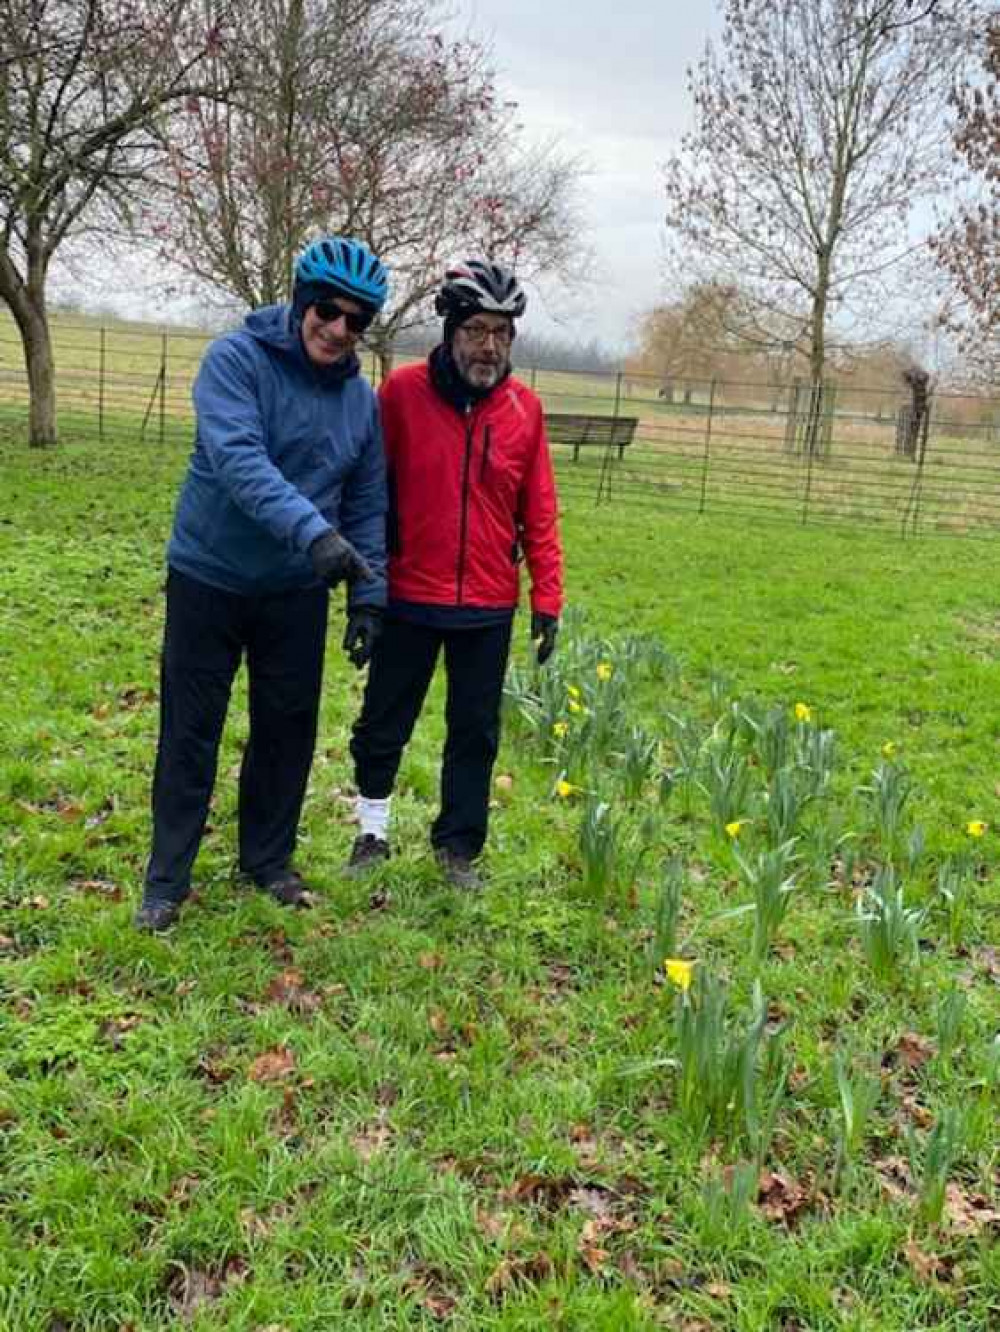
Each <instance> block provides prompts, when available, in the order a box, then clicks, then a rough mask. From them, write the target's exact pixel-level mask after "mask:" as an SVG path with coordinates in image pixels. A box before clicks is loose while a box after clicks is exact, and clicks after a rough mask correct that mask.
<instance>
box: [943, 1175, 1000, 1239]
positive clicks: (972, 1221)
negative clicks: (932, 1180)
mask: <svg viewBox="0 0 1000 1332" xmlns="http://www.w3.org/2000/svg"><path fill="white" fill-rule="evenodd" d="M944 1214H945V1216H946V1217H947V1219H948V1223H949V1225H950V1226H951V1228H952V1230H955V1231H957V1232H958V1233H959V1234H960V1235H976V1234H978V1233H979V1231H981V1230H986V1229H988V1228H991V1229H1000V1211H997V1209H996V1208H995V1207H993V1206H992V1204H991V1203H990V1201H989V1199H988V1198H986V1197H985V1196H984V1195H983V1194H981V1193H965V1192H963V1190H962V1189H961V1188H960V1187H959V1186H958V1185H957V1184H956V1183H954V1181H952V1182H950V1183H948V1184H947V1185H946V1186H945V1192H944Z"/></svg>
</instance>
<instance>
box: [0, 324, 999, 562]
mask: <svg viewBox="0 0 1000 1332" xmlns="http://www.w3.org/2000/svg"><path fill="white" fill-rule="evenodd" d="M54 328H55V339H54V340H55V353H56V363H57V392H58V403H59V420H60V428H61V431H62V433H63V435H64V436H66V437H67V438H71V437H72V435H73V434H75V433H79V432H86V433H91V434H92V433H95V432H96V434H97V435H98V436H99V437H100V438H101V439H104V440H112V439H121V440H124V441H129V442H134V443H135V444H136V446H149V447H152V446H157V447H159V446H176V445H179V444H183V445H188V444H190V442H191V439H192V436H193V429H194V413H193V409H192V405H191V387H192V384H193V381H194V376H195V373H196V371H197V367H198V364H199V362H200V360H201V356H202V354H203V352H204V349H205V346H206V344H207V342H208V340H209V337H208V335H206V334H193V333H188V332H183V331H178V330H163V329H153V328H150V327H145V326H134V325H132V326H130V325H117V324H116V325H112V326H105V325H98V324H97V323H95V322H91V321H83V322H73V321H66V320H59V321H58V322H57V323H55V324H54ZM365 360H366V364H365V370H366V372H367V373H369V375H370V376H371V377H372V378H373V379H374V378H375V377H376V373H375V372H376V368H377V367H376V363H375V359H374V356H371V355H369V354H366V356H365ZM516 373H517V374H518V375H519V377H520V378H521V379H522V380H524V381H525V382H526V383H528V384H529V385H530V386H531V387H532V388H534V389H535V391H536V392H537V393H538V394H539V396H540V397H541V398H542V401H543V403H544V405H545V409H546V413H547V416H548V418H549V425H550V431H549V433H550V438H551V441H552V453H553V457H554V459H555V464H556V470H557V474H558V478H559V485H560V492H561V494H562V495H563V497H564V498H565V499H566V500H573V499H576V500H580V501H583V502H588V501H589V502H591V503H595V504H607V503H613V504H617V505H635V506H639V505H642V506H650V505H658V506H663V507H668V506H669V507H673V508H676V509H679V510H687V511H689V512H696V513H705V512H723V513H725V512H731V513H743V514H749V515H759V516H768V517H777V518H784V519H791V520H794V521H796V522H801V523H812V522H846V523H851V524H865V525H869V526H871V525H874V526H879V527H883V528H886V529H894V530H896V531H898V532H899V533H900V534H902V535H906V536H910V535H916V534H919V533H932V532H941V533H956V534H957V533H964V534H975V535H983V536H986V535H992V534H994V533H997V532H1000V398H993V397H988V396H982V395H971V394H969V395H960V394H954V393H943V392H940V391H938V392H931V393H930V394H929V395H928V396H927V397H926V398H924V399H921V398H919V397H917V396H916V395H914V394H913V393H912V392H911V390H910V389H909V388H908V386H907V385H906V384H903V383H900V385H899V387H898V388H892V389H867V388H864V387H861V386H858V385H855V384H852V383H850V382H841V383H839V384H837V383H829V384H824V385H811V384H804V383H800V382H797V383H792V384H788V383H783V384H782V383H772V384H760V383H739V382H733V381H730V380H727V381H723V380H717V379H713V378H710V377H706V378H704V379H688V380H685V381H683V382H681V383H678V382H677V381H672V382H671V383H670V384H668V385H664V384H663V383H661V382H660V381H659V380H658V378H657V377H656V376H653V375H643V374H638V373H631V372H628V371H625V370H621V371H619V372H617V373H611V374H597V373H586V372H577V371H559V370H550V369H544V370H543V369H538V368H532V367H518V368H517V371H516ZM27 409H28V381H27V376H26V374H25V372H24V368H23V361H22V356H21V347H20V341H19V339H18V338H17V335H16V332H15V330H14V329H13V326H12V325H9V324H7V325H4V324H0V421H4V422H6V423H7V425H8V427H9V428H10V429H12V430H13V431H14V432H15V434H16V432H17V431H18V430H23V428H24V424H25V423H26V421H27Z"/></svg>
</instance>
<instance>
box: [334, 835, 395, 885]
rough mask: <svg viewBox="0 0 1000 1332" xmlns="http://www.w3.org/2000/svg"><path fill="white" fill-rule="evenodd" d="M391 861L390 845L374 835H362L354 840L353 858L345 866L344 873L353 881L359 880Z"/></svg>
mask: <svg viewBox="0 0 1000 1332" xmlns="http://www.w3.org/2000/svg"><path fill="white" fill-rule="evenodd" d="M388 859H389V843H388V842H386V841H383V839H382V838H381V837H376V836H375V834H374V833H362V835H361V836H360V837H356V838H355V839H354V845H353V846H352V847H351V856H350V859H349V860H348V862H347V864H346V865H345V866H344V873H345V874H346V875H347V876H348V877H349V878H352V879H359V878H361V876H362V875H363V874H367V873H369V871H370V870H373V869H378V867H379V865H382V864H384V863H385V861H387V860H388Z"/></svg>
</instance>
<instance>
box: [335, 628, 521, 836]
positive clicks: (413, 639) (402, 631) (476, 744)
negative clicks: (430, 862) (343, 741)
mask: <svg viewBox="0 0 1000 1332" xmlns="http://www.w3.org/2000/svg"><path fill="white" fill-rule="evenodd" d="M510 634H511V625H510V622H509V621H508V622H506V623H504V624H501V625H489V626H487V627H485V628H482V629H438V628H432V627H429V626H427V625H422V624H411V623H408V622H406V621H403V620H396V619H393V618H392V617H391V616H389V617H387V618H386V621H385V626H384V631H383V633H382V635H381V637H380V638H379V639H378V642H377V644H376V647H375V653H374V655H373V657H372V663H371V666H370V668H369V672H368V683H367V686H366V688H365V698H364V705H363V707H362V710H361V716H360V717H359V718H358V720H357V722H356V723H355V725H354V733H353V736H352V738H351V753H352V755H353V756H354V765H355V766H354V775H355V781H356V783H357V787H358V790H359V791H360V792H361V794H362V795H364V796H368V797H370V798H372V799H382V798H384V797H385V796H387V795H389V794H390V793H391V791H392V788H393V785H394V783H395V780H396V773H397V771H398V770H399V762H400V759H401V757H402V754H403V749H404V747H405V746H406V743H407V741H408V740H409V738H410V736H411V735H412V733H413V727H414V725H415V724H416V720H417V717H418V716H419V715H420V709H421V708H422V707H423V703H424V699H425V697H426V695H427V689H428V686H429V685H430V682H431V677H432V676H433V674H434V667H435V664H436V662H437V657H438V652H439V650H440V649H441V647H442V646H443V648H444V665H445V674H446V676H447V681H448V694H447V704H446V709H445V725H446V736H445V745H444V757H443V762H442V765H441V809H440V812H439V814H438V816H437V819H436V820H435V821H434V826H433V827H432V829H431V842H432V844H433V845H434V846H436V847H447V848H448V849H449V850H451V851H454V852H456V853H458V854H459V855H463V856H468V857H470V858H471V857H474V856H477V855H478V854H479V852H480V851H481V850H482V849H483V843H484V842H485V841H486V828H487V822H488V819H489V799H490V777H491V775H492V772H493V764H494V762H495V761H496V756H497V749H498V748H499V744H500V702H501V697H502V691H503V679H504V673H505V671H506V668H507V656H508V653H509V651H510Z"/></svg>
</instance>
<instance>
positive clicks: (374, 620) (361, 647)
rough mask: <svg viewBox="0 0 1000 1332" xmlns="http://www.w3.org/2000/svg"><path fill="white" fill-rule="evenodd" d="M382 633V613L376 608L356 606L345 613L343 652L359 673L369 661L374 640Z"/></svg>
mask: <svg viewBox="0 0 1000 1332" xmlns="http://www.w3.org/2000/svg"><path fill="white" fill-rule="evenodd" d="M381 632H382V612H381V611H380V610H379V609H378V607H377V606H358V607H356V608H355V609H354V610H352V611H348V612H347V628H346V629H345V630H344V651H345V652H346V653H347V658H348V660H349V661H350V662H352V663H353V664H354V665H355V666H356V667H357V668H358V670H359V671H360V670H361V668H362V666H367V665H368V663H369V661H370V660H371V655H372V648H373V647H374V646H375V640H376V638H378V636H379V634H380V633H381Z"/></svg>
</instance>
